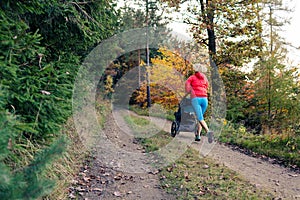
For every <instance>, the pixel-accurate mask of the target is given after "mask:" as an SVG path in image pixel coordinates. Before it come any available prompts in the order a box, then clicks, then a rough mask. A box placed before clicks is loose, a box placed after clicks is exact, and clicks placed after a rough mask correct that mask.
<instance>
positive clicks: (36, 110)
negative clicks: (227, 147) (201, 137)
mask: <svg viewBox="0 0 300 200" xmlns="http://www.w3.org/2000/svg"><path fill="white" fill-rule="evenodd" d="M132 5H134V6H132ZM0 8H1V9H0V21H1V25H0V38H1V46H0V68H1V70H0V77H1V79H0V112H1V115H0V135H1V137H0V148H1V149H0V151H1V152H0V177H1V179H0V199H12V200H13V199H64V198H65V195H67V194H66V188H68V186H69V185H70V181H71V180H72V178H73V176H74V174H76V173H77V171H78V168H79V166H80V165H81V163H82V162H83V161H84V160H85V159H86V158H87V157H88V156H89V155H90V153H91V152H90V150H89V149H88V148H87V147H86V146H85V145H84V144H83V142H82V141H81V140H80V135H79V133H78V131H76V128H75V126H74V122H73V116H72V114H73V110H72V109H73V108H72V107H73V106H74V101H73V95H74V91H75V92H76V88H75V87H74V85H75V81H76V79H78V72H79V70H80V68H81V67H82V63H84V62H85V61H86V60H85V59H86V58H87V57H88V55H89V54H90V53H91V52H92V51H93V49H94V48H96V47H97V46H98V45H99V44H101V42H103V41H105V40H108V39H109V38H113V36H114V35H118V34H121V33H123V32H126V31H132V30H134V31H135V30H144V28H147V30H150V31H153V32H156V34H155V33H151V34H149V35H151V36H152V38H150V41H155V42H156V43H157V47H150V48H145V47H146V46H142V47H141V48H139V49H134V50H133V51H130V52H125V53H124V51H125V47H122V45H119V46H116V47H114V46H113V45H111V46H110V47H111V48H113V47H114V48H115V49H114V50H113V51H112V50H111V51H110V50H108V52H109V53H110V52H118V55H117V54H116V55H117V56H116V57H115V59H114V60H113V61H112V62H110V63H104V62H103V63H97V64H98V65H101V66H100V68H101V69H103V72H101V73H102V74H101V76H100V77H99V79H98V80H97V81H98V83H97V84H98V85H97V97H96V105H95V107H96V109H97V111H98V112H99V113H100V114H99V115H100V116H99V123H104V122H105V120H106V115H107V113H109V112H110V110H109V109H110V108H109V106H108V105H109V102H111V101H116V102H117V101H118V99H119V98H120V97H119V96H118V94H116V93H115V89H116V87H117V86H118V82H119V81H120V80H122V77H124V76H125V75H126V73H128V72H129V71H131V70H133V69H134V68H136V69H137V66H138V69H139V76H136V77H135V78H136V79H138V80H135V81H137V83H138V87H137V88H135V90H134V92H133V93H131V94H130V97H129V101H128V102H126V103H128V106H129V107H130V109H131V110H134V111H136V112H147V110H149V107H150V106H151V105H155V104H159V105H161V106H162V107H163V108H164V109H165V110H167V111H168V113H170V116H169V119H170V120H172V114H173V112H174V111H175V110H176V108H177V105H178V102H179V101H180V100H181V99H180V97H181V96H183V94H184V90H183V87H182V86H183V82H180V81H178V77H180V78H181V79H182V81H184V80H185V79H186V78H187V77H188V76H189V75H191V74H192V73H193V72H194V71H193V63H195V62H200V63H205V62H206V63H207V60H209V59H208V58H210V59H211V60H212V61H213V62H214V63H215V65H216V67H217V68H216V69H215V70H217V72H218V73H219V74H220V76H221V78H222V81H223V84H224V88H225V93H226V115H225V116H224V119H222V123H223V129H222V134H221V135H220V137H219V138H218V140H219V142H221V143H225V144H231V145H236V146H238V147H240V148H243V149H248V150H250V151H253V152H255V153H258V154H261V155H265V156H268V157H271V158H274V159H277V160H278V161H279V162H280V163H282V164H283V165H284V166H287V167H290V168H293V169H299V168H300V120H299V113H300V104H299V102H300V90H299V88H300V73H299V72H300V71H299V66H297V65H296V66H295V65H293V64H291V62H288V48H287V46H293V44H287V42H286V41H285V39H284V38H283V37H282V36H281V34H280V29H281V28H282V27H283V25H285V24H287V23H288V19H284V17H281V16H278V15H277V12H280V13H282V12H287V13H288V12H291V10H290V9H289V8H287V7H285V6H284V4H283V3H282V1H281V0H278V1H268V0H250V1H238V0H215V1H210V0H208V1H202V0H199V1H185V0H183V1H179V0H156V1H148V0H146V1H140V0H132V1H124V2H123V3H120V2H118V1H115V0H105V1H104V0H63V1H62V0H48V1H44V0H31V1H23V0H2V1H1V2H0ZM183 10H184V11H183ZM174 12H178V13H182V12H184V13H185V14H182V23H185V24H187V25H189V27H190V28H189V30H188V31H189V34H190V35H191V38H192V41H193V42H192V43H187V42H184V41H180V40H178V38H176V37H175V38H172V36H171V32H172V30H171V29H170V27H169V26H168V25H169V24H170V23H171V22H172V20H175V19H174V18H172V13H174ZM240 16H244V17H243V18H241V17H240ZM136 32H138V31H136ZM163 34H166V35H167V36H166V35H163ZM165 38H168V39H169V41H167V43H168V44H166V43H163V42H161V41H163V40H165ZM124 40H125V39H124ZM133 40H135V38H134V39H133ZM136 40H139V41H138V43H143V44H145V45H146V41H144V40H143V39H140V38H136ZM160 42H161V43H160ZM161 44H163V45H161ZM169 44H172V49H170V48H168V45H169ZM122 48H123V49H122ZM191 49H193V52H195V53H193V55H191V54H187V52H190V51H191ZM195 49H196V50H195ZM199 49H200V50H201V51H200V50H199ZM83 67H84V66H83ZM207 68H208V70H209V71H210V70H213V69H212V67H211V66H210V65H209V64H208V65H207ZM81 69H82V68H81ZM245 69H246V70H245ZM174 70H175V72H174ZM149 77H150V80H149ZM208 77H209V79H211V78H213V77H212V75H208ZM165 81H166V82H165ZM158 83H160V84H158ZM168 85H171V86H172V87H168ZM74 88H75V89H74ZM148 90H150V91H148ZM149 92H151V96H149ZM213 95H214V93H212V92H211V93H210V94H209V99H213V98H214V96H213ZM121 98H122V97H121ZM149 98H150V99H149ZM76 106H77V105H76ZM209 107H211V106H209ZM210 113H212V110H208V111H207V113H206V116H209V114H210ZM207 118H208V117H207ZM79 147H80V148H79Z"/></svg>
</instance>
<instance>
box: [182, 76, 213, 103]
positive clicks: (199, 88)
mask: <svg viewBox="0 0 300 200" xmlns="http://www.w3.org/2000/svg"><path fill="white" fill-rule="evenodd" d="M207 89H208V80H207V78H206V76H205V75H204V74H202V73H201V72H196V73H195V74H194V75H192V76H190V77H189V78H188V79H187V80H186V82H185V91H186V92H187V93H190V95H191V98H195V97H207Z"/></svg>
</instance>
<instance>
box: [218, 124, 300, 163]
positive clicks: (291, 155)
mask: <svg viewBox="0 0 300 200" xmlns="http://www.w3.org/2000/svg"><path fill="white" fill-rule="evenodd" d="M219 141H220V142H223V143H228V144H233V145H237V146H239V147H242V148H246V149H248V150H250V151H253V152H255V153H257V154H261V155H265V156H267V157H270V158H274V159H278V160H279V161H280V162H283V164H285V165H286V166H292V167H293V168H295V167H297V168H299V167H300V135H297V134H291V133H281V134H264V135H256V134H253V133H249V132H247V131H246V129H245V127H243V126H234V125H233V124H231V123H227V124H226V125H225V126H224V129H223V131H222V134H221V135H220V138H219Z"/></svg>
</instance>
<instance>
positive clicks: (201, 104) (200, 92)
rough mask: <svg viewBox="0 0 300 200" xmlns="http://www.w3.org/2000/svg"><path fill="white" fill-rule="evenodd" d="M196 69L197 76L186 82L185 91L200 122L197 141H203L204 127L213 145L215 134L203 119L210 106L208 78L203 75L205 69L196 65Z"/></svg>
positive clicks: (196, 135)
mask: <svg viewBox="0 0 300 200" xmlns="http://www.w3.org/2000/svg"><path fill="white" fill-rule="evenodd" d="M194 69H195V74H193V75H191V76H190V77H189V78H188V79H187V81H186V82H185V91H186V93H187V94H190V97H191V101H192V106H193V108H194V111H195V113H196V116H197V119H198V121H199V126H198V130H197V133H196V134H195V141H200V140H201V137H200V133H201V130H202V127H203V128H204V130H205V131H206V133H207V137H208V142H209V143H212V142H213V132H212V131H210V130H209V128H208V126H207V124H206V122H205V121H204V117H203V115H204V113H205V111H206V109H207V106H208V100H207V89H208V86H209V84H208V80H207V78H206V76H205V75H204V74H203V73H202V72H204V71H206V70H205V67H201V65H200V64H195V65H194ZM201 71H202V72H201Z"/></svg>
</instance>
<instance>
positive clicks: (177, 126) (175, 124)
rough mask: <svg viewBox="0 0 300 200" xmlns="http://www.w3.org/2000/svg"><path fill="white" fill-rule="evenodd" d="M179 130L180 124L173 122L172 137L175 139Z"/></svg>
mask: <svg viewBox="0 0 300 200" xmlns="http://www.w3.org/2000/svg"><path fill="white" fill-rule="evenodd" d="M178 129H179V124H178V123H177V122H176V121H173V122H172V126H171V136H172V137H175V136H176V135H177V134H178V133H179V131H178Z"/></svg>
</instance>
